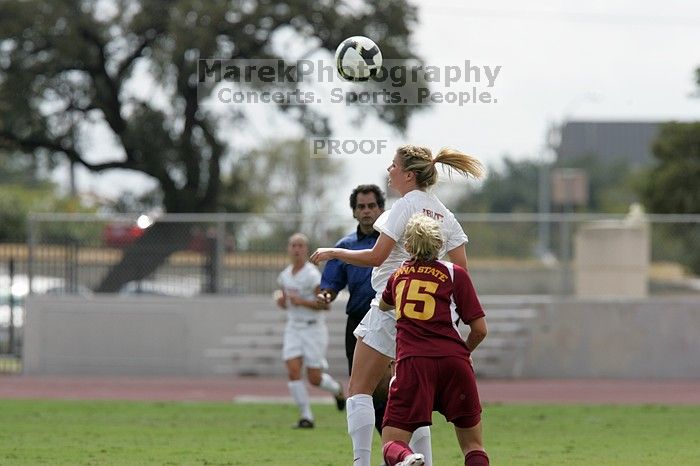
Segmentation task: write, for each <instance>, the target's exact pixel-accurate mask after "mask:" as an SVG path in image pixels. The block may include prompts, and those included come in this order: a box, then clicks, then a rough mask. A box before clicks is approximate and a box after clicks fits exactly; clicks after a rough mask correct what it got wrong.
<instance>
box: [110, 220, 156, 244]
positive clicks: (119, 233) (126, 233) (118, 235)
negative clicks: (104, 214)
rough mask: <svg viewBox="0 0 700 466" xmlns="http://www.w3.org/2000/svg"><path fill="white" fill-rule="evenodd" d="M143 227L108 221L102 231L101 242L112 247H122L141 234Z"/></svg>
mask: <svg viewBox="0 0 700 466" xmlns="http://www.w3.org/2000/svg"><path fill="white" fill-rule="evenodd" d="M144 231H146V230H145V229H144V228H141V227H139V226H138V225H134V224H129V223H110V224H109V225H107V226H105V229H104V230H103V232H102V242H103V243H104V245H105V246H109V247H112V248H123V247H125V246H128V245H130V244H131V243H133V242H134V241H136V240H137V239H139V238H140V237H141V236H143V233H144Z"/></svg>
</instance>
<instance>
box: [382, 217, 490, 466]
mask: <svg viewBox="0 0 700 466" xmlns="http://www.w3.org/2000/svg"><path fill="white" fill-rule="evenodd" d="M404 238H405V248H406V250H407V251H408V252H409V253H410V254H411V255H412V257H411V259H410V260H408V261H406V262H404V263H403V264H401V266H400V267H399V268H398V270H397V271H396V272H394V274H393V275H392V276H391V278H389V281H388V283H387V285H386V288H385V289H384V292H383V294H382V298H381V300H380V301H379V308H380V309H381V310H382V311H390V310H392V309H394V308H396V313H395V316H396V376H395V378H394V380H393V382H392V383H391V389H390V391H389V401H388V403H387V407H386V412H385V414H384V422H383V424H382V443H383V444H384V448H383V451H382V453H383V456H384V461H385V463H386V464H387V465H388V466H398V465H401V466H407V465H411V466H420V465H423V464H424V457H423V455H422V454H420V453H415V452H413V450H412V449H411V448H410V446H409V445H408V444H407V443H406V442H408V440H409V439H410V437H411V433H412V432H413V431H415V430H416V429H418V428H420V427H423V426H428V425H431V424H432V413H433V411H438V412H440V413H442V414H443V415H444V416H445V418H446V419H447V420H448V421H449V422H451V423H452V424H454V428H455V433H456V434H457V441H458V442H459V446H460V448H461V450H462V455H464V464H465V465H466V466H488V464H489V458H488V456H487V455H486V452H485V451H484V446H483V441H482V435H481V404H480V402H479V393H478V391H477V387H476V378H475V376H474V370H473V368H472V365H471V353H472V352H473V351H474V350H475V349H476V347H477V346H478V345H479V344H480V343H481V342H482V341H483V339H484V338H485V337H486V333H487V329H486V320H485V314H484V311H483V309H482V308H481V303H480V302H479V298H478V297H477V295H476V290H475V289H474V285H473V284H472V281H471V279H470V278H469V274H468V273H467V271H466V270H465V269H463V268H462V267H460V266H458V265H456V264H451V263H449V262H444V261H441V260H438V259H437V255H438V253H439V252H440V248H441V247H442V242H443V240H442V233H441V231H440V225H439V224H438V222H436V221H435V220H433V219H431V218H430V217H427V216H425V215H421V214H415V215H414V216H413V217H411V219H410V220H409V222H408V225H407V226H406V231H405V233H404ZM457 319H460V320H461V321H462V322H464V323H465V324H467V325H469V327H470V331H469V335H468V336H467V339H466V341H465V340H463V339H462V336H461V335H460V333H459V331H458V330H457V327H456V321H457Z"/></svg>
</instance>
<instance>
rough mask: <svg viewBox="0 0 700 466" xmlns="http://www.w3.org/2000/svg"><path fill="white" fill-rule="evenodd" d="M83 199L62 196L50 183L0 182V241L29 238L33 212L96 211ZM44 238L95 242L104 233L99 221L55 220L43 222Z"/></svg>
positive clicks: (49, 241)
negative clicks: (34, 184) (27, 184)
mask: <svg viewBox="0 0 700 466" xmlns="http://www.w3.org/2000/svg"><path fill="white" fill-rule="evenodd" d="M94 211H95V209H93V208H87V207H85V206H83V205H82V204H81V203H80V200H79V199H77V198H72V197H61V196H58V195H57V194H56V192H55V187H54V186H53V185H52V184H50V183H42V184H40V185H37V186H34V187H27V186H24V185H15V184H0V219H1V220H0V242H3V241H4V242H9V241H19V242H24V241H26V238H27V219H28V217H29V213H30V212H67V213H77V212H94ZM44 225H45V228H44V229H43V230H42V232H41V235H42V238H41V239H42V241H44V242H48V243H61V244H63V243H66V242H83V243H86V244H96V241H97V239H98V238H99V235H100V233H101V227H100V226H99V225H97V224H84V223H80V224H71V223H54V224H44Z"/></svg>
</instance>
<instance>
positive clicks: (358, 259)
mask: <svg viewBox="0 0 700 466" xmlns="http://www.w3.org/2000/svg"><path fill="white" fill-rule="evenodd" d="M395 244H396V241H394V240H393V239H391V238H390V237H389V236H387V235H385V234H384V233H382V234H380V235H379V238H378V239H377V242H376V243H375V244H374V247H373V248H372V249H359V250H351V249H342V248H318V249H317V250H316V251H315V252H314V253H313V254H311V258H310V260H311V262H312V263H314V264H316V265H318V263H319V262H323V261H327V260H330V259H338V260H341V261H343V262H347V263H348V264H351V265H356V266H358V267H377V266H380V265H382V263H383V262H384V261H385V260H386V258H387V257H389V253H390V252H391V250H392V248H393V247H394V245H395Z"/></svg>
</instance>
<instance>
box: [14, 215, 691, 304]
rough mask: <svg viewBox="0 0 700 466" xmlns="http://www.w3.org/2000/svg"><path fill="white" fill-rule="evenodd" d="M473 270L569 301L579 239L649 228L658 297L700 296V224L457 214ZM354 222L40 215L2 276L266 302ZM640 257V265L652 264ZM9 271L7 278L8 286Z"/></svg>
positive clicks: (506, 289) (68, 288)
mask: <svg viewBox="0 0 700 466" xmlns="http://www.w3.org/2000/svg"><path fill="white" fill-rule="evenodd" d="M457 218H458V220H459V221H460V223H461V224H462V226H463V228H464V230H465V231H466V232H467V234H468V236H469V238H470V241H469V243H468V245H467V255H468V257H469V267H470V270H471V273H472V274H473V275H474V276H475V279H477V280H478V279H479V278H480V277H487V276H489V277H493V281H492V280H485V279H482V280H480V281H481V282H482V283H480V284H479V285H480V292H481V293H482V294H506V295H507V294H558V295H561V294H571V293H572V292H573V291H574V286H573V283H572V280H573V278H572V272H573V268H574V266H575V261H574V255H575V243H576V237H577V235H579V234H580V232H582V231H583V230H585V229H586V228H590V227H591V226H593V227H596V226H606V225H607V226H625V225H631V223H630V222H637V224H639V222H643V224H644V225H646V226H645V227H644V228H646V229H647V230H648V232H649V242H650V245H649V249H650V251H649V254H650V260H651V267H650V268H649V276H648V279H649V282H650V288H651V290H652V292H655V293H656V292H658V293H662V292H672V291H674V290H676V291H687V292H694V291H695V288H694V284H695V282H694V274H693V270H699V269H700V252H699V251H700V216H677V215H676V216H668V215H651V216H647V217H645V218H644V219H641V220H640V219H636V220H634V219H630V218H629V217H626V216H619V215H618V216H614V215H587V214H586V215H582V214H548V215H537V214H459V215H457ZM355 225H356V223H355V221H354V220H353V219H352V218H349V217H348V216H315V217H311V216H301V215H296V214H279V215H248V214H214V215H199V214H178V215H165V216H162V217H160V218H157V219H156V218H154V219H149V218H146V217H145V216H140V217H139V216H121V217H115V216H99V215H85V214H76V215H72V214H36V215H32V216H31V218H30V220H29V231H28V239H27V242H26V243H25V244H0V264H5V265H4V267H5V269H6V268H7V266H6V264H7V263H8V261H9V260H13V261H14V268H15V274H16V275H17V277H18V278H17V279H18V280H27V279H28V278H29V277H31V278H32V282H33V285H32V287H33V291H34V292H37V293H46V292H52V293H84V294H89V293H101V292H109V293H126V294H135V293H143V294H163V295H173V296H193V295H197V294H202V293H217V294H265V293H270V292H272V291H273V290H274V289H275V288H276V287H277V275H278V274H279V272H280V270H282V268H284V267H285V266H286V264H287V262H288V259H287V255H286V243H287V238H288V237H289V235H291V234H292V233H294V232H297V231H300V232H303V233H305V234H306V235H307V236H308V237H309V239H310V243H311V244H310V249H311V251H313V249H314V248H316V247H321V246H332V245H333V244H335V242H336V241H337V240H338V239H340V238H341V237H342V236H345V235H346V234H348V233H349V232H351V231H353V230H354V229H355ZM644 253H645V252H644V251H639V254H644ZM2 267H3V265H0V275H3V274H4V275H7V272H6V271H4V272H3V268H2Z"/></svg>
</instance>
